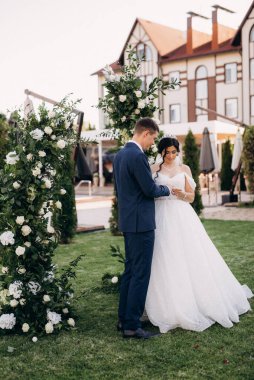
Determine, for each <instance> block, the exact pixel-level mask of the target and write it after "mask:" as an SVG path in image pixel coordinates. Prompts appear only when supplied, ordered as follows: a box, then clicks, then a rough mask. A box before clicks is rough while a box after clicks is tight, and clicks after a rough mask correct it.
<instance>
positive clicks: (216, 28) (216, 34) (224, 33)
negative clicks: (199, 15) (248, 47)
mask: <svg viewBox="0 0 254 380" xmlns="http://www.w3.org/2000/svg"><path fill="white" fill-rule="evenodd" d="M213 8H214V10H213V12H212V22H213V35H212V49H213V50H216V49H218V47H219V44H220V43H222V42H224V41H226V40H228V39H229V38H232V37H233V36H234V34H235V32H236V31H235V30H234V29H232V28H229V27H228V26H225V25H221V24H219V23H218V9H220V10H222V11H225V12H228V13H235V12H234V11H231V10H230V9H228V8H224V7H221V6H220V5H213Z"/></svg>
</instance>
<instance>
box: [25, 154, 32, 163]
mask: <svg viewBox="0 0 254 380" xmlns="http://www.w3.org/2000/svg"><path fill="white" fill-rule="evenodd" d="M26 158H27V161H31V160H32V158H33V155H32V153H29V154H27V156H26Z"/></svg>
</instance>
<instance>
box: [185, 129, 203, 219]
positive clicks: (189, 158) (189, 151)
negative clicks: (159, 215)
mask: <svg viewBox="0 0 254 380" xmlns="http://www.w3.org/2000/svg"><path fill="white" fill-rule="evenodd" d="M183 151H184V159H183V162H184V163H185V164H186V165H188V166H189V167H190V169H191V172H192V176H193V179H194V181H195V182H196V184H197V186H196V189H195V199H194V202H193V203H192V207H193V208H194V210H195V211H196V213H197V214H198V215H199V214H200V212H201V210H202V209H203V208H204V207H203V204H202V198H201V194H200V185H199V149H198V146H197V144H196V140H195V137H194V135H193V133H192V132H191V130H189V132H188V134H187V136H186V138H185V142H184V147H183Z"/></svg>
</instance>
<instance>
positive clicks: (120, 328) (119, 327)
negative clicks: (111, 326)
mask: <svg viewBox="0 0 254 380" xmlns="http://www.w3.org/2000/svg"><path fill="white" fill-rule="evenodd" d="M148 326H150V327H151V322H150V321H141V327H142V328H146V327H148ZM116 329H117V331H123V330H124V329H123V324H122V322H121V321H118V322H117V324H116Z"/></svg>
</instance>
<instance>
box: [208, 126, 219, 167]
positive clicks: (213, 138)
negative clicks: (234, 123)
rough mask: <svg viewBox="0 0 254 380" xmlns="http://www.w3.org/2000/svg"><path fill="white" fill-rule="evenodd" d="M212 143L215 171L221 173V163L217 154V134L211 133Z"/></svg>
mask: <svg viewBox="0 0 254 380" xmlns="http://www.w3.org/2000/svg"><path fill="white" fill-rule="evenodd" d="M210 142H211V148H212V154H213V162H214V171H215V172H219V171H220V163H219V158H218V154H217V148H216V140H215V134H214V133H210Z"/></svg>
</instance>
